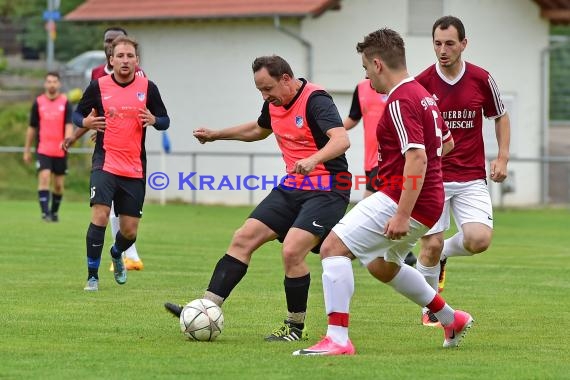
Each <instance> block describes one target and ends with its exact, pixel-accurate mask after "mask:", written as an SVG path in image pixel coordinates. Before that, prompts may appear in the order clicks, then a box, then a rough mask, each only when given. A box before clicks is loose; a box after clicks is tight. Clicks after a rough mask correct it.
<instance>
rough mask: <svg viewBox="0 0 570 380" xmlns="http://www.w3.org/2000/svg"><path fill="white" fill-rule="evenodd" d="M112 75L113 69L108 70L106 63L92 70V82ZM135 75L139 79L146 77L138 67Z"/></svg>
mask: <svg viewBox="0 0 570 380" xmlns="http://www.w3.org/2000/svg"><path fill="white" fill-rule="evenodd" d="M112 73H113V69H111V70H108V67H107V64H106V63H104V64H102V65H99V66H97V67H96V68H94V69H93V70H91V80H95V79H99V78H101V77H104V76H105V75H109V74H112ZM135 75H138V76H139V77H146V74H145V73H144V71H142V69H141V68H140V67H138V66H135Z"/></svg>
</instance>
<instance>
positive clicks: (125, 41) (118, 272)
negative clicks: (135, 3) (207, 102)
mask: <svg viewBox="0 0 570 380" xmlns="http://www.w3.org/2000/svg"><path fill="white" fill-rule="evenodd" d="M110 62H111V65H112V66H113V74H111V75H106V76H103V77H101V78H99V79H97V80H95V81H92V82H91V83H90V84H89V86H88V87H87V89H86V90H85V93H84V94H83V97H82V98H81V100H80V101H79V104H78V105H77V109H76V111H75V112H74V115H73V121H74V123H75V124H76V125H78V126H80V127H81V128H87V129H92V130H96V131H97V137H96V141H95V149H94V151H93V160H92V162H93V167H92V172H91V179H90V187H91V198H90V205H91V223H90V225H89V228H88V229H87V237H86V243H87V270H88V277H87V285H86V286H85V290H87V291H97V290H98V284H99V273H98V271H99V264H100V261H101V253H102V250H103V243H104V240H105V229H106V227H107V224H108V222H109V212H110V208H111V203H114V205H115V212H116V213H117V214H118V215H119V216H120V219H119V220H120V229H119V231H118V232H117V234H116V235H115V243H114V244H113V246H112V247H111V260H112V262H113V267H114V277H115V281H116V282H117V283H118V284H124V283H126V281H127V271H126V268H125V265H124V263H123V261H122V257H121V256H122V253H123V252H124V251H126V250H127V249H129V247H130V246H132V245H133V244H134V242H135V240H136V236H137V230H138V225H139V220H140V218H141V217H142V208H143V204H144V196H145V177H146V152H145V147H144V141H145V135H146V128H147V127H148V126H154V128H155V129H157V130H166V129H168V127H169V126H170V118H169V117H168V114H167V112H166V108H165V106H164V103H163V102H162V98H161V96H160V93H159V91H158V88H157V86H156V85H155V84H154V83H153V82H151V81H149V80H148V79H147V78H145V77H142V76H139V75H135V71H136V66H137V65H138V62H139V55H138V43H137V42H135V41H134V40H133V39H130V38H129V37H127V36H119V37H117V38H115V39H114V40H113V43H112V55H111V60H110Z"/></svg>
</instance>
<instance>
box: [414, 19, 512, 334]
mask: <svg viewBox="0 0 570 380" xmlns="http://www.w3.org/2000/svg"><path fill="white" fill-rule="evenodd" d="M432 36H433V47H434V51H435V54H436V57H437V63H435V64H434V65H432V66H430V67H428V68H427V69H426V70H424V71H423V72H422V73H421V74H419V75H418V76H417V77H416V80H417V81H418V82H419V83H420V84H421V85H423V86H424V87H425V88H426V89H427V90H428V92H429V93H430V94H432V97H433V98H434V99H435V101H436V102H437V105H438V107H439V109H440V110H441V113H442V115H443V119H444V120H445V123H446V124H447V126H448V127H449V129H450V131H451V133H452V134H453V139H454V141H455V148H454V149H453V151H452V152H451V153H450V154H449V155H446V156H445V157H443V167H442V170H443V182H444V189H445V206H444V209H443V214H442V216H441V218H440V220H439V221H438V222H437V223H436V224H435V225H434V226H433V228H432V229H431V230H430V231H428V233H427V234H426V236H424V237H422V239H421V248H420V254H419V261H418V263H417V268H418V270H419V271H420V272H421V273H422V274H423V275H424V277H425V279H426V281H427V282H428V283H429V284H430V285H431V286H432V287H433V288H434V289H436V290H438V288H439V291H441V290H443V288H444V285H445V264H446V262H447V258H449V257H452V256H472V255H474V254H477V253H481V252H484V251H485V250H487V248H488V247H489V245H490V244H491V237H492V235H493V209H492V204H491V197H490V195H489V190H488V188H487V180H486V172H485V147H484V144H483V117H486V118H488V119H494V120H495V133H496V137H497V142H498V148H499V150H498V155H497V158H496V159H494V160H493V161H491V166H490V168H491V170H490V178H491V180H493V181H495V182H502V181H504V180H505V178H506V177H507V162H508V160H509V142H510V122H509V116H508V114H507V112H506V110H505V107H504V106H503V102H502V101H501V95H500V93H499V88H498V86H497V84H496V83H495V80H494V79H493V77H492V76H491V75H490V74H489V73H488V72H487V71H485V70H484V69H482V68H480V67H478V66H475V65H474V64H472V63H469V62H465V61H464V60H463V59H462V58H461V54H462V53H463V51H464V50H465V47H466V46H467V39H466V38H465V28H464V26H463V23H462V22H461V20H460V19H458V18H457V17H453V16H444V17H442V18H440V19H438V20H437V21H436V22H435V23H434V25H433V29H432ZM450 213H453V217H454V220H455V223H456V225H457V228H458V230H459V232H457V233H456V234H455V235H453V236H452V237H450V238H448V239H446V240H445V241H444V240H443V234H444V231H445V230H448V229H449V226H450ZM422 323H423V324H424V325H427V326H433V325H438V321H437V320H436V318H435V317H434V316H433V315H432V314H430V313H428V311H427V310H424V312H423V313H422Z"/></svg>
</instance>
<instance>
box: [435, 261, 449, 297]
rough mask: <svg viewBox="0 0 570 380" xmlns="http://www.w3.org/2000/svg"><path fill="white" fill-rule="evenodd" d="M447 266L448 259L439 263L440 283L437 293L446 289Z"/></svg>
mask: <svg viewBox="0 0 570 380" xmlns="http://www.w3.org/2000/svg"><path fill="white" fill-rule="evenodd" d="M445 264H447V258H445V259H443V260H441V261H440V262H439V282H438V284H437V292H438V293H441V292H443V288H444V287H445Z"/></svg>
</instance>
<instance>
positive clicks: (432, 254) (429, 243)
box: [419, 235, 443, 266]
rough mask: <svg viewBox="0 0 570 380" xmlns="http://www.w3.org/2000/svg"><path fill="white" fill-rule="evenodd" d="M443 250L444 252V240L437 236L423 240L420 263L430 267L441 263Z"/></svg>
mask: <svg viewBox="0 0 570 380" xmlns="http://www.w3.org/2000/svg"><path fill="white" fill-rule="evenodd" d="M442 250H443V238H441V237H439V236H435V235H434V236H428V237H425V238H422V240H421V249H420V255H419V257H420V262H421V263H422V264H423V265H429V266H433V265H436V264H437V263H438V262H439V258H440V255H441V251H442ZM430 264H431V265H430Z"/></svg>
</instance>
